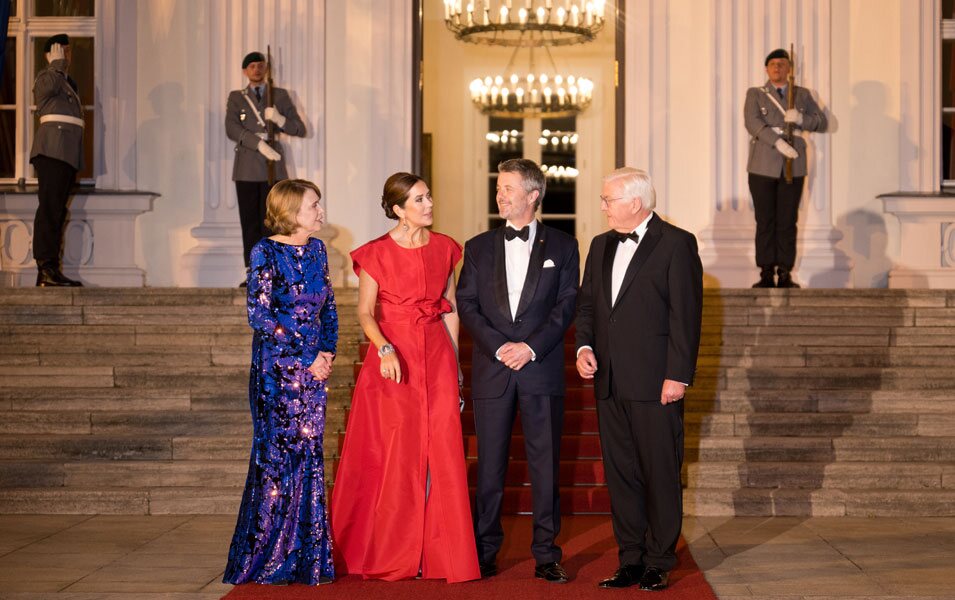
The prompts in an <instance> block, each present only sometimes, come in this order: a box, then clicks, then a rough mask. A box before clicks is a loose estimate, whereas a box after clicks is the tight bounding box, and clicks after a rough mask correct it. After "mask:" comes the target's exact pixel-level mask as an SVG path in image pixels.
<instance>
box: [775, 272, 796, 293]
mask: <svg viewBox="0 0 955 600" xmlns="http://www.w3.org/2000/svg"><path fill="white" fill-rule="evenodd" d="M776 275H777V277H778V278H779V279H778V281H777V282H776V287H780V288H798V287H799V284H798V283H796V282H795V281H793V276H792V273H790V272H789V271H787V270H786V269H784V268H782V267H779V268H778V269H777V270H776Z"/></svg>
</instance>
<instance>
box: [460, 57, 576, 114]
mask: <svg viewBox="0 0 955 600" xmlns="http://www.w3.org/2000/svg"><path fill="white" fill-rule="evenodd" d="M519 49H520V47H518V48H515V50H514V54H512V55H511V60H510V61H509V62H508V64H507V67H506V68H505V69H504V73H505V74H496V75H487V76H485V77H484V78H483V79H482V78H477V79H475V80H473V81H472V82H471V85H470V92H471V101H472V102H474V105H475V106H477V108H478V109H480V111H481V112H482V113H484V114H486V115H489V116H493V117H510V118H528V117H544V118H556V117H569V116H573V115H576V114H577V113H579V112H581V111H582V110H584V109H586V108H587V107H588V106H590V103H591V101H592V100H593V91H594V84H593V82H592V81H591V80H590V79H587V78H586V77H580V76H575V75H566V74H562V73H560V72H559V71H558V70H557V66H556V65H555V64H554V59H553V57H551V55H550V50H549V49H548V48H547V47H546V46H545V48H544V50H545V51H546V52H547V57H548V58H549V59H550V66H551V70H550V71H549V72H546V71H538V70H537V69H536V68H535V66H534V49H533V48H530V49H529V52H530V68H529V69H528V70H527V71H526V72H525V73H523V74H518V73H517V72H516V71H515V70H514V69H513V65H514V57H515V56H516V55H517V51H518V50H519Z"/></svg>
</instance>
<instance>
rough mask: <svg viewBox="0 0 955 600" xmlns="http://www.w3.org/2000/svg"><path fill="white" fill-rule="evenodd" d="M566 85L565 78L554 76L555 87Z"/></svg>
mask: <svg viewBox="0 0 955 600" xmlns="http://www.w3.org/2000/svg"><path fill="white" fill-rule="evenodd" d="M562 83H564V78H563V77H562V76H560V75H554V85H560V84H562Z"/></svg>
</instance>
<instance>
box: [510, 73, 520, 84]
mask: <svg viewBox="0 0 955 600" xmlns="http://www.w3.org/2000/svg"><path fill="white" fill-rule="evenodd" d="M518 80H519V79H518V77H517V73H511V85H517V82H518Z"/></svg>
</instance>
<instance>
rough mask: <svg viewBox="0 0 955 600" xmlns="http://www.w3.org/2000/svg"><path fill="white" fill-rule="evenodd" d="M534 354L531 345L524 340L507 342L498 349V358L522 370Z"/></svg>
mask: <svg viewBox="0 0 955 600" xmlns="http://www.w3.org/2000/svg"><path fill="white" fill-rule="evenodd" d="M533 356H534V355H533V354H532V353H531V347H530V346H528V345H527V344H525V343H524V342H507V343H506V344H504V345H503V346H501V347H500V348H498V349H497V359H498V360H499V361H501V362H502V363H504V366H505V367H507V368H508V369H514V370H515V371H520V370H521V369H522V368H523V367H524V365H526V364H527V363H529V362H530V361H531V359H532V358H533Z"/></svg>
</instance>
